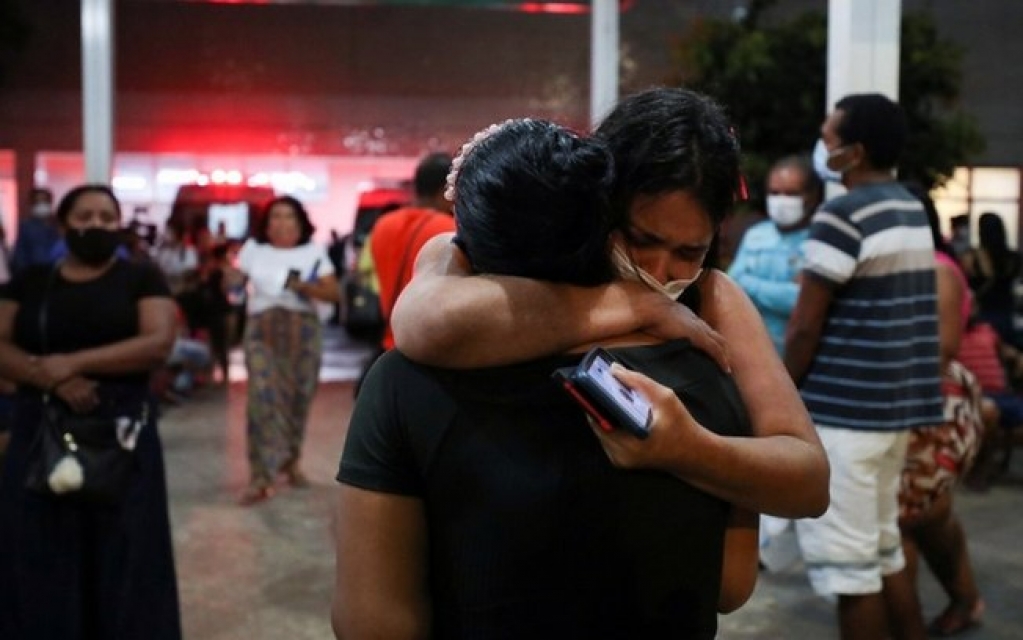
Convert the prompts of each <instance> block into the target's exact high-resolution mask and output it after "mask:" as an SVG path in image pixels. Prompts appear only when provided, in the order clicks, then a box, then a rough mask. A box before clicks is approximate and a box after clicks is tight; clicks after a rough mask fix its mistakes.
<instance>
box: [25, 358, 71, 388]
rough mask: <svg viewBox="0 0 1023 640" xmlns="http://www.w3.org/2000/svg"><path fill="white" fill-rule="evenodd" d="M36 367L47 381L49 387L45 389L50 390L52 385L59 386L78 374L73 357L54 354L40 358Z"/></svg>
mask: <svg viewBox="0 0 1023 640" xmlns="http://www.w3.org/2000/svg"><path fill="white" fill-rule="evenodd" d="M36 365H37V366H38V367H39V369H40V370H41V371H42V373H43V376H45V378H46V379H47V380H49V385H47V387H46V388H52V387H53V386H54V385H57V384H60V383H61V382H63V381H65V380H68V379H70V378H73V377H74V376H77V375H78V374H79V373H80V371H79V368H78V363H77V360H76V359H75V357H74V355H67V354H54V355H48V356H40V357H39V358H38V359H37V361H36Z"/></svg>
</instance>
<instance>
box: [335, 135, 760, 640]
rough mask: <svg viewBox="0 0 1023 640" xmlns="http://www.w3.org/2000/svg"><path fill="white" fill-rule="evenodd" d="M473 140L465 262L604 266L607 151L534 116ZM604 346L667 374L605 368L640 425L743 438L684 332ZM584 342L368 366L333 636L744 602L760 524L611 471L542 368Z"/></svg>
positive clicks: (345, 481) (667, 631)
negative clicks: (648, 421) (484, 365)
mask: <svg viewBox="0 0 1023 640" xmlns="http://www.w3.org/2000/svg"><path fill="white" fill-rule="evenodd" d="M488 133H489V135H488V136H486V137H483V138H482V139H479V140H478V141H477V143H476V145H475V146H470V147H469V148H468V149H465V150H464V151H463V153H464V160H463V161H462V162H461V163H460V165H461V168H460V169H459V171H458V174H457V179H456V180H455V181H454V186H455V197H454V200H455V206H456V222H457V229H458V231H457V237H458V242H459V244H460V246H462V247H463V249H464V251H465V253H466V255H467V256H468V259H469V261H470V263H471V266H472V268H473V269H474V270H475V271H476V272H479V273H482V274H504V275H513V276H527V277H531V278H543V279H547V280H551V281H555V282H566V283H572V284H575V285H579V286H594V285H599V284H603V283H606V282H608V281H609V280H610V279H611V278H612V277H614V276H615V275H616V266H615V261H614V259H613V258H612V255H611V251H610V243H609V238H610V233H611V229H612V226H613V221H612V213H611V209H610V206H609V202H608V199H607V188H608V185H609V184H610V182H611V179H612V176H613V161H612V160H611V158H610V156H609V154H608V151H607V149H606V148H605V147H604V146H603V144H601V143H600V142H598V141H596V140H593V139H584V138H580V137H578V136H576V135H574V134H572V133H570V132H568V131H567V130H565V129H563V128H561V127H558V126H556V125H553V124H550V123H546V122H542V121H535V120H518V121H511V122H508V123H505V124H504V125H501V126H499V127H496V129H494V130H491V131H489V132H488ZM613 342H614V344H615V345H616V346H614V347H612V351H613V352H614V353H615V354H616V355H617V357H618V358H619V359H621V360H622V361H624V362H626V363H627V364H628V365H630V366H631V367H633V368H637V369H642V370H643V371H645V372H648V373H649V374H650V376H651V377H652V378H653V379H656V380H658V381H660V382H661V383H663V385H666V386H662V384H659V383H658V382H654V380H652V379H651V378H648V377H646V376H644V375H642V374H639V373H636V372H631V373H622V372H618V373H616V376H617V377H619V379H621V380H623V381H626V382H627V383H628V384H629V385H630V386H632V387H633V388H634V389H635V390H636V391H638V392H639V393H640V394H642V395H644V396H646V397H648V398H649V399H650V400H651V402H652V404H653V406H654V416H655V421H654V423H653V425H652V431H658V430H669V429H671V428H672V427H673V426H674V425H675V424H676V422H677V421H684V422H685V423H686V427H687V428H688V429H690V430H693V431H696V432H701V433H702V432H706V433H708V434H710V432H711V431H713V432H715V433H717V434H719V435H725V436H745V435H748V434H749V431H750V425H749V419H748V416H747V415H746V411H745V408H744V406H743V405H742V402H741V400H740V398H739V393H738V390H737V388H736V387H735V384H734V382H733V381H732V380H731V378H730V377H729V376H727V375H726V374H725V373H724V372H723V371H722V370H721V369H720V368H719V367H718V366H717V365H716V363H715V362H714V361H713V360H712V359H710V358H709V357H708V356H706V355H705V354H704V353H702V352H701V351H699V350H697V349H695V348H693V347H692V345H691V344H690V343H689V341H687V340H676V341H669V342H665V343H661V344H651V338H650V337H649V336H640V335H632V336H621V337H619V339H618V340H615V341H613ZM606 344H610V343H606ZM588 346H589V345H578V348H577V349H573V350H571V351H572V352H571V353H566V354H563V355H557V356H551V357H546V358H541V359H538V360H535V361H531V362H528V363H524V364H520V365H513V366H507V367H494V368H488V369H475V370H462V371H458V370H442V369H435V368H430V367H425V366H421V365H417V364H415V363H413V362H411V361H410V360H408V359H407V358H406V357H405V356H404V355H402V354H401V353H400V352H399V351H391V352H388V353H387V354H385V355H384V356H382V357H381V359H380V360H379V361H378V362H377V363H376V364H375V365H374V367H373V368H372V370H371V371H370V373H369V375H368V377H367V379H366V382H365V385H364V387H363V389H362V392H361V393H360V395H359V397H358V400H357V402H356V406H355V410H354V413H353V415H352V420H351V423H350V426H349V432H348V436H347V440H346V444H345V451H344V454H343V457H342V461H341V465H340V471H339V473H338V479H339V481H340V482H342V485H343V486H342V489H341V493H340V500H339V513H338V516H339V517H338V519H337V523H338V528H337V592H336V594H335V602H334V617H333V619H334V625H335V632H336V633H337V634H338V635H339V637H348V636H349V635H351V636H352V637H359V636H360V635H361V634H362V633H364V632H366V631H368V630H372V631H374V632H375V634H376V637H420V636H427V635H430V636H434V637H444V638H461V637H480V638H493V637H513V638H565V637H599V638H643V637H684V638H712V637H714V635H715V632H716V629H717V619H716V614H717V611H718V610H719V609H721V610H730V609H733V608H735V607H737V606H739V604H741V602H743V601H745V599H746V598H747V597H748V596H749V594H750V593H751V591H752V588H753V585H754V583H755V579H756V536H757V525H756V517H755V516H753V515H752V514H749V513H748V512H744V511H741V510H737V509H735V508H733V507H732V505H730V504H728V503H727V502H725V501H724V500H721V499H720V498H716V497H714V496H712V495H710V494H708V493H706V492H704V491H702V490H700V489H698V488H697V487H695V486H693V485H692V484H689V483H686V482H681V481H679V480H678V479H676V478H675V477H674V476H672V475H670V474H667V473H662V472H634V471H624V470H621V469H617V468H615V467H614V466H613V465H612V464H611V462H610V460H609V459H608V457H607V456H606V455H605V454H604V452H603V450H602V446H601V443H600V441H599V440H598V439H597V438H596V437H594V430H595V427H592V426H591V425H590V424H589V423H588V421H587V419H586V417H585V414H584V413H583V411H582V410H581V409H580V407H579V406H578V405H577V404H575V403H574V402H573V401H572V400H571V399H570V398H569V396H568V395H567V394H565V393H564V391H563V390H562V389H560V388H559V386H558V384H557V383H556V382H555V381H554V380H553V379H552V377H551V374H552V372H553V371H554V370H555V369H556V368H559V367H563V366H570V365H573V364H575V363H578V362H579V359H580V356H581V353H582V351H584V350H585V349H586V348H587V347H588ZM669 387H670V388H669ZM676 394H678V395H676ZM679 397H681V398H683V400H684V403H683V402H680V401H679ZM659 420H661V422H658V421H659ZM663 420H667V423H665V422H663ZM626 437H633V436H631V435H629V436H626ZM650 437H655V435H651V436H650ZM367 584H372V585H374V588H373V589H372V590H367V589H365V587H364V585H367Z"/></svg>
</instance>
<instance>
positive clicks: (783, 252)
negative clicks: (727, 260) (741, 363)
mask: <svg viewBox="0 0 1023 640" xmlns="http://www.w3.org/2000/svg"><path fill="white" fill-rule="evenodd" d="M809 235H810V229H809V228H808V227H804V228H803V229H797V230H795V231H789V232H787V233H782V232H781V231H779V230H778V226H777V225H775V224H774V222H772V221H771V220H765V221H763V222H759V223H757V224H755V225H753V226H752V227H750V228H749V229H748V230H747V231H746V233H745V234H743V236H742V242H740V243H739V250H738V251H737V252H736V254H735V259H734V260H733V261H732V265H731V266H730V267H729V268H728V275H729V276H731V277H732V278H733V279H734V280H735V282H736V283H737V284H738V285H739V286H740V287H742V289H743V291H745V292H746V295H748V296H749V297H750V299H751V300H753V304H754V305H756V307H757V311H759V312H760V316H761V317H762V318H763V319H764V324H765V325H766V326H767V331H768V333H770V334H771V340H772V341H773V342H774V347H775V349H777V350H778V354H779V355H781V354H783V353H784V352H785V328H786V326H787V325H788V322H789V316H791V315H792V309H793V307H795V306H796V298H797V297H798V296H799V285H798V284H797V283H796V277H797V276H798V275H799V270H800V269H801V268H802V267H803V252H802V247H803V242H804V241H805V240H806V238H807V237H808V236H809Z"/></svg>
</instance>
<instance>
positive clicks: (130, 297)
mask: <svg viewBox="0 0 1023 640" xmlns="http://www.w3.org/2000/svg"><path fill="white" fill-rule="evenodd" d="M44 297H45V298H46V300H47V304H46V328H47V330H46V345H45V348H44V345H43V341H42V340H40V313H39V312H40V307H41V306H42V301H43V299H44ZM149 297H165V298H170V290H169V289H168V287H167V282H166V280H165V279H164V277H163V275H162V274H161V273H160V271H159V270H158V269H157V267H155V266H153V265H151V264H144V263H133V262H128V261H125V260H117V261H116V262H115V263H114V264H113V266H111V267H110V269H108V270H107V271H106V272H105V273H103V275H101V276H100V277H98V278H96V279H94V280H89V281H87V282H72V281H70V280H66V279H65V278H64V277H63V276H61V275H60V272H59V271H57V272H54V270H53V268H52V267H49V266H39V267H33V268H30V269H26V270H25V271H24V272H22V273H19V274H18V275H16V276H15V277H14V279H12V280H11V281H10V282H8V283H7V284H6V285H4V286H3V287H2V288H0V298H3V299H6V300H13V301H14V302H17V303H18V312H17V314H16V315H15V317H14V343H15V344H16V345H18V346H19V347H21V348H22V349H24V350H25V351H27V352H29V353H33V354H44V353H71V352H74V351H81V350H83V349H90V348H93V347H99V346H103V345H108V344H112V343H115V342H120V341H121V340H126V339H128V338H131V337H133V336H137V335H138V333H139V318H138V301H139V300H140V299H141V298H149ZM90 377H95V378H97V379H102V380H105V381H110V382H125V383H145V382H146V380H147V379H148V372H139V373H136V374H126V375H119V376H90Z"/></svg>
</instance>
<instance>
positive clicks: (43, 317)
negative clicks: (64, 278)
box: [39, 260, 63, 405]
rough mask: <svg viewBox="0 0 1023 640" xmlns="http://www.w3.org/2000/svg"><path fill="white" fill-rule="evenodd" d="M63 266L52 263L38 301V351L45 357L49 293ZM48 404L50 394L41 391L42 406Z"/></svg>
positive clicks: (47, 350)
mask: <svg viewBox="0 0 1023 640" xmlns="http://www.w3.org/2000/svg"><path fill="white" fill-rule="evenodd" d="M61 264H63V261H62V260H59V261H57V262H56V263H54V265H53V268H52V269H50V273H49V275H47V276H46V284H45V285H44V286H43V297H42V299H41V300H40V301H39V350H40V352H41V353H40V355H44V356H45V355H46V354H47V353H48V352H49V351H50V347H49V340H48V339H47V332H48V331H49V329H50V322H49V321H50V292H51V291H52V290H53V283H55V282H56V281H57V274H58V273H59V272H60V266H61ZM49 403H50V392H49V391H48V390H45V389H44V390H43V404H44V405H47V404H49Z"/></svg>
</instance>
